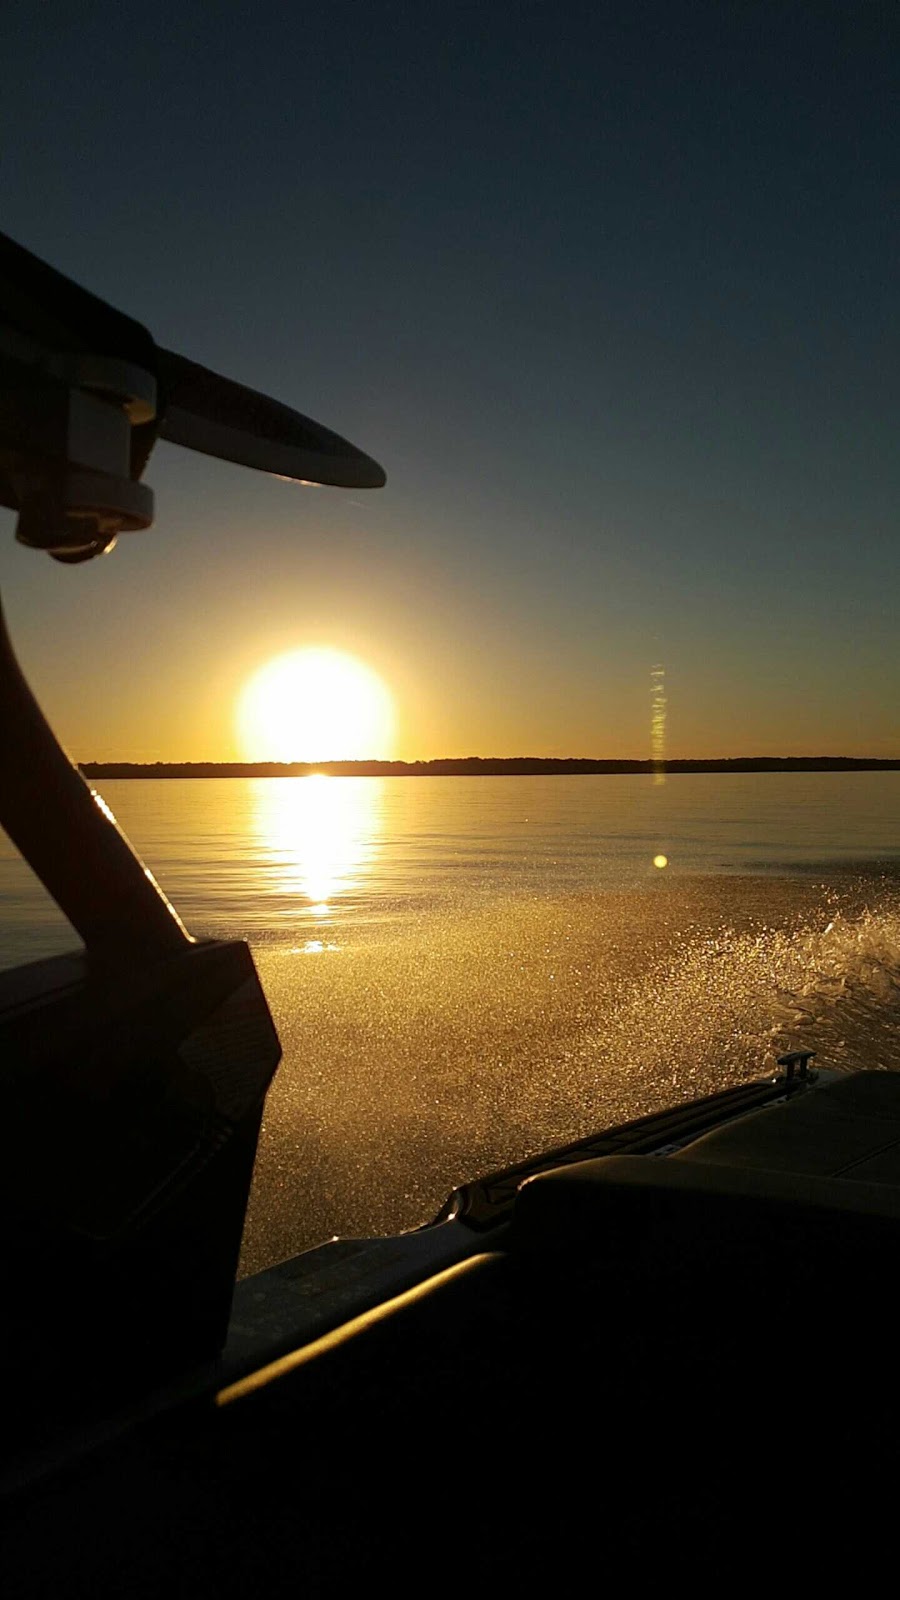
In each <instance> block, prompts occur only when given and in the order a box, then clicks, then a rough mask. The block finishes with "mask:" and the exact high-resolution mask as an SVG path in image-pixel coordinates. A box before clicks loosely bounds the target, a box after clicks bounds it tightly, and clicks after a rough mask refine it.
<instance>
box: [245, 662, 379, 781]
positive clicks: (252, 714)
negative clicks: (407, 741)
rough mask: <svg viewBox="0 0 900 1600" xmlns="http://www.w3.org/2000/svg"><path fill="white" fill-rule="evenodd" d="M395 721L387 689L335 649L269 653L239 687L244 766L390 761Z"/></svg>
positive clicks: (367, 668)
mask: <svg viewBox="0 0 900 1600" xmlns="http://www.w3.org/2000/svg"><path fill="white" fill-rule="evenodd" d="M394 723H395V716H394V703H393V700H392V698H391V694H390V691H389V690H388V688H387V687H386V685H385V684H384V683H383V682H382V680H381V679H380V678H379V677H378V676H377V674H376V673H374V672H373V671H372V670H371V668H370V667H367V666H366V665H365V664H364V662H362V661H358V660H357V659H356V657H355V656H350V655H345V654H344V653H343V652H342V651H340V650H328V649H318V648H310V649H305V650H293V651H291V652H289V653H288V654H287V655H282V656H276V657H275V659H274V660H273V661H268V662H267V663H266V664H265V666H263V667H261V668H260V669H259V671H258V672H255V673H254V675H253V677H252V678H250V679H249V681H248V682H247V683H246V684H245V686H244V689H243V690H242V692H241V695H240V697H239V700H238V706H237V725H238V737H239V740H240V745H241V751H242V754H243V759H244V760H245V761H288V762H289V761H313V762H315V761H365V760H389V759H390V757H391V756H392V755H393V748H394Z"/></svg>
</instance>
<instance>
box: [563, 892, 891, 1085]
mask: <svg viewBox="0 0 900 1600" xmlns="http://www.w3.org/2000/svg"><path fill="white" fill-rule="evenodd" d="M866 887H867V890H868V900H869V903H865V900H864V899H863V894H861V892H860V888H859V886H854V889H853V890H852V891H851V890H847V891H843V892H842V891H840V890H836V889H834V888H833V887H829V889H828V890H827V892H826V895H825V897H824V899H823V902H822V905H821V908H820V912H819V915H818V916H811V915H810V912H809V910H808V909H807V911H806V913H805V915H804V916H803V917H802V918H800V919H798V921H797V923H796V925H795V926H792V927H788V928H785V927H783V926H782V927H777V928H773V927H762V928H757V929H753V930H751V931H747V930H746V929H743V930H740V929H737V928H735V927H732V926H729V925H724V926H721V927H720V928H718V929H716V930H714V931H712V932H706V933H701V934H698V935H697V936H695V937H688V938H685V937H684V935H682V939H681V940H680V941H679V947H678V948H677V950H676V951H675V953H674V954H670V955H667V956H666V957H665V958H664V959H663V960H662V961H661V962H659V963H658V964H656V965H655V966H654V967H653V968H651V969H650V970H649V971H647V972H645V973H644V974H642V975H641V977H640V978H639V979H638V980H637V982H636V983H635V985H634V987H633V988H632V990H631V991H630V993H628V994H627V995H625V996H623V997H622V998H621V1000H620V1002H619V1003H618V1004H617V1005H616V1006H614V1007H613V1008H612V1011H611V1013H610V1014H609V1015H608V1016H607V1017H606V1018H605V1019H604V1022H603V1027H602V1029H601V1030H597V1032H596V1033H593V1034H592V1036H591V1037H590V1038H589V1039H586V1040H585V1041H584V1047H585V1048H586V1050H588V1051H590V1052H591V1053H593V1055H594V1056H595V1059H596V1062H597V1077H596V1079H595V1081H596V1082H597V1087H598V1090H600V1091H601V1095H602V1098H603V1100H604V1101H606V1102H607V1103H609V1100H610V1097H611V1098H612V1103H613V1104H614V1106H615V1107H616V1109H617V1111H620V1112H621V1113H622V1114H625V1115H632V1116H633V1115H635V1114H636V1111H637V1110H638V1109H640V1111H650V1110H654V1109H656V1108H657V1106H658V1105H660V1104H662V1102H663V1101H664V1100H665V1099H666V1098H668V1099H669V1101H673V1100H674V1099H675V1098H678V1099H681V1098H689V1097H691V1096H693V1095H698V1094H706V1093H712V1092H714V1091H715V1090H716V1089H719V1088H722V1087H724V1086H725V1085H726V1084H728V1083H732V1082H738V1081H741V1080H746V1079H747V1078H748V1077H757V1076H763V1075H765V1074H766V1073H767V1072H770V1071H774V1070H775V1068H776V1062H777V1058H778V1056H779V1055H783V1054H784V1053H785V1052H786V1051H788V1050H794V1049H801V1048H802V1049H808V1050H814V1051H815V1052H816V1065H817V1066H819V1067H824V1068H830V1069H832V1070H839V1071H846V1072H857V1071H862V1070H870V1069H873V1068H874V1069H878V1070H882V1071H900V894H898V892H897V887H896V884H895V883H893V882H890V883H888V884H885V885H883V886H881V887H880V888H879V890H878V893H877V895H873V894H872V885H871V884H869V885H868V886H866ZM864 892H865V891H864Z"/></svg>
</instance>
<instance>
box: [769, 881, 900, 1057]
mask: <svg viewBox="0 0 900 1600" xmlns="http://www.w3.org/2000/svg"><path fill="white" fill-rule="evenodd" d="M796 960H797V961H798V962H799V964H800V965H801V968H802V971H801V973H800V975H799V977H798V979H797V980H796V981H795V982H794V983H793V984H792V985H791V986H789V987H786V988H785V989H784V990H783V992H782V993H780V994H779V996H778V1000H777V1003H776V1004H777V1008H778V1009H779V1010H780V1013H781V1018H782V1028H783V1031H784V1036H785V1038H786V1040H787V1041H788V1042H787V1043H786V1045H785V1048H787V1049H791V1048H794V1047H795V1046H797V1045H800V1046H802V1047H803V1048H804V1049H816V1050H817V1051H818V1052H819V1058H820V1059H819V1064H820V1065H821V1066H829V1067H837V1068H843V1069H844V1070H845V1071H848V1072H859V1071H863V1070H865V1069H870V1068H873V1067H874V1068H881V1069H883V1070H885V1071H888V1072H896V1071H900V908H897V907H896V906H895V907H892V908H891V909H890V910H881V911H870V910H866V911H864V912H862V913H861V914H860V915H859V916H858V917H857V918H850V917H847V916H844V915H843V914H841V913H840V912H838V914H837V915H836V916H835V917H834V919H833V920H832V921H831V922H830V923H829V924H828V926H827V928H826V929H825V930H824V932H823V933H821V934H807V935H806V936H804V937H802V938H800V939H798V940H797V950H796Z"/></svg>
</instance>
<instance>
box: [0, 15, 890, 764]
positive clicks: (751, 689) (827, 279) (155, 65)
mask: <svg viewBox="0 0 900 1600" xmlns="http://www.w3.org/2000/svg"><path fill="white" fill-rule="evenodd" d="M4 36H5V44H4V62H3V70H4V91H3V96H2V103H0V126H2V130H3V133H2V163H0V198H2V206H0V211H2V218H3V221H2V226H3V227H4V228H5V229H6V230H7V231H8V232H9V233H11V234H12V235H13V237H15V238H17V239H18V240H20V242H22V243H23V244H25V245H27V246H28V247H29V248H30V249H32V250H34V251H36V252H37V253H38V254H40V255H43V256H45V257H46V258H47V259H49V260H52V261H53V262H54V264H56V265H58V266H59V267H61V268H62V269H63V270H65V271H67V272H69V273H71V274H72V275H73V276H74V277H76V278H78V279H80V280H81V281H82V282H84V283H85V284H86V285H88V286H89V287H91V288H93V289H95V290H96V291H98V292H99V293H101V294H104V295H106V296H107V297H108V298H110V299H111V300H112V301H113V302H114V303H116V304H118V305H120V306H121V307H122V308H123V309H125V310H127V311H130V312H131V313H132V314H134V315H136V316H138V317H140V318H141V319H143V320H144V321H146V322H147V324H148V325H149V326H150V328H151V330H152V332H153V333H154V335H155V336H156V337H157V338H158V339H159V340H160V342H161V343H163V344H167V345H170V346H173V347H175V348H179V349H182V350H183V351H184V352H185V353H186V354H188V355H191V356H193V357H195V358H196V359H199V360H201V361H204V362H206V363H208V364H210V365H212V366H215V367H218V368H220V369H221V370H224V371H227V372H228V373H229V374H231V375H232V376H234V377H236V378H239V379H241V380H243V381H245V382H248V383H252V384H256V385H258V386H260V387H262V388H264V389H267V390H269V391H270V392H272V393H275V394H276V395H278V396H279V397H280V398H282V399H284V400H286V401H287V402H288V403H290V404H293V405H295V406H297V407H298V409H300V410H302V411H306V412H308V413H309V414H311V415H313V416H316V417H318V418H319V419H320V420H321V421H323V422H325V423H327V424H329V425H330V426H332V427H334V428H336V429H337V430H338V431H340V432H343V433H346V434H347V436H348V437H350V438H351V439H353V440H354V441H355V442H356V443H358V444H360V445H361V446H363V447H364V448H365V449H367V450H369V451H370V452H371V453H372V454H374V455H375V456H377V457H378V458H379V459H380V460H381V461H382V462H383V464H384V465H385V467H386V469H387V472H388V487H387V489H386V490H384V491H382V492H381V493H380V494H376V495H372V496H369V497H365V496H363V495H351V494H346V493H343V492H339V491H328V490H316V491H304V490H291V489H288V488H286V487H285V486H284V485H281V484H278V483H275V482H272V481H270V480H267V479H264V478H259V477H256V476H254V475H253V474H250V473H245V472H241V471H239V470H238V469H236V468H232V467H228V466H226V465H223V464H221V463H218V462H216V463H210V462H205V461H202V460H201V459H200V458H198V457H189V456H187V455H185V454H183V453H181V452H179V451H177V450H176V449H175V448H174V447H171V446H159V447H158V449H157V451H156V453H155V454H154V456H153V458H152V461H151V468H150V471H149V473H148V481H149V482H150V483H151V484H152V486H153V487H154V489H155V491H156V497H157V525H156V527H155V528H154V529H153V530H152V531H150V532H149V533H146V534H142V535H139V536H135V537H134V538H133V539H132V540H130V541H129V540H123V541H120V545H119V547H118V549H117V550H116V552H115V553H114V554H113V555H112V556H111V557H110V558H109V559H105V560H103V561H100V562H95V563H91V564H90V565H89V566H87V567H85V568H80V569H74V570H69V569H57V568H55V567H54V566H53V564H52V563H49V562H47V561H46V560H45V559H44V558H41V557H38V556H36V555H34V554H32V553H30V552H26V551H21V550H17V549H15V548H14V547H13V545H12V540H11V537H9V536H8V537H7V538H6V539H5V540H4V542H3V546H2V552H0V578H2V579H3V584H4V590H5V592H6V595H7V601H8V606H9V610H10V620H11V624H12V626H13V630H14V632H15V633H16V635H17V637H18V639H19V642H20V646H21V651H22V655H23V657H24V659H25V661H26V665H27V666H28V667H29V668H30V669H31V671H32V673H33V677H34V680H35V682H36V684H37V686H38V687H39V689H40V690H41V692H42V693H43V697H44V699H45V702H46V704H47V707H48V710H49V711H50V712H51V715H52V717H53V718H54V720H55V722H56V723H57V725H58V727H59V730H60V732H61V734H62V735H63V737H64V738H65V739H66V740H67V742H68V743H69V745H70V747H71V748H72V749H73V753H75V754H76V755H77V756H78V757H80V758H81V759H90V758H91V757H95V756H96V757H104V756H109V757H114V756H117V755H118V756H121V757H123V758H124V757H129V756H130V757H133V758H136V759H151V760H152V759H156V758H157V757H159V758H166V757H171V758H178V757H189V756H195V757H197V758H201V757H204V756H208V757H216V756H223V757H224V756H226V755H228V754H230V753H231V740H232V714H233V703H234V699H235V696H236V694H237V692H238V690H239V688H240V685H241V683H242V681H243V680H244V679H245V678H246V676H247V674H248V673H249V672H250V671H251V670H252V669H253V668H254V667H255V666H257V665H259V663H260V662H261V661H264V660H265V659H267V657H268V656H271V655H272V654H275V653H277V652H278V651H280V650H286V649H291V648H294V647H300V646H303V645H306V644H315V645H323V644H324V645H331V646H335V647H337V648H341V649H348V650H351V651H353V652H354V653H356V654H358V655H359V656H360V657H361V658H362V659H364V660H365V661H367V662H368V663H369V664H370V665H372V666H373V667H375V668H376V669H377V670H378V671H379V672H380V673H381V674H382V676H383V677H384V678H385V679H386V681H387V682H388V683H389V684H390V686H391V688H392V689H393V691H394V693H395V696H396V699H397V704H398V711H399V721H400V736H399V741H398V746H397V753H398V754H401V755H405V756H408V757H415V756H434V755H457V754H469V753H480V754H485V755H487V754H515V753H529V754H531V753H533V754H556V755H568V754H572V755H597V756H603V755H623V756H631V755H635V756H642V755H646V754H648V753H649V737H650V672H651V668H652V667H653V666H654V665H656V664H657V663H662V664H663V665H664V667H665V670H666V685H667V694H668V741H669V753H670V754H671V755H673V756H676V755H682V756H694V755H720V754H721V755H725V754H754V753H765V752H772V753H808V754H817V753H821V752H830V753H862V754H883V755H897V754H900V719H898V715H897V711H896V705H897V696H898V688H900V684H898V677H900V674H898V652H897V648H896V631H897V596H898V592H900V585H898V577H900V573H898V566H900V561H898V541H897V538H896V531H895V530H896V526H897V511H898V504H900V466H898V462H900V452H898V449H897V444H896V432H897V416H898V404H897V402H898V387H900V379H898V370H900V368H898V359H897V358H898V337H897V264H898V260H900V249H898V243H900V241H898V231H900V230H898V212H897V203H898V200H897V197H898V182H897V180H898V165H900V163H898V153H900V144H898V134H897V105H898V93H897V91H898V83H897V77H898V71H897V63H898V46H900V9H898V8H897V7H896V6H895V5H894V4H890V5H888V4H881V3H876V0H856V3H854V4H846V5H829V4H824V3H816V4H806V5H804V4H784V3H780V4H768V3H746V4H729V3H723V0H720V3H710V4H681V3H679V0H669V3H667V4H641V3H630V4H627V5H626V4H621V5H619V4H617V5H602V4H597V5H591V6H587V5H576V4H567V3H561V4H557V5H550V4H522V5H512V4H503V3H497V4H494V5H466V4H459V5H455V6H452V5H441V6H437V5H431V4H428V3H422V4H417V5H398V4H390V3H386V4H377V3H369V4H347V3H344V4H330V5H327V6H321V7H317V8H313V7H307V6H303V5H296V6H278V7H274V6H268V5H257V6H255V7H250V6H245V5H242V4H241V5H238V4H235V5H211V4H205V5H199V4H191V3H188V0H181V3H179V4H171V3H165V4H161V5H157V6H156V7H155V8H153V9H148V8H146V7H139V6H136V5H130V4H122V5H117V6H112V5H102V6H101V5H92V4H90V3H82V4H80V5H68V4H64V5H58V4H53V3H50V4H45V5H42V6H40V7H38V6H35V5H33V4H22V3H19V0H7V5H6V7H5V11H4ZM12 525H13V524H12V518H11V516H10V517H8V518H7V516H6V515H5V514H3V526H4V529H5V530H7V531H8V534H11V531H12Z"/></svg>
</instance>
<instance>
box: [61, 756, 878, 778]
mask: <svg viewBox="0 0 900 1600" xmlns="http://www.w3.org/2000/svg"><path fill="white" fill-rule="evenodd" d="M897 770H900V759H897V760H879V759H877V758H876V757H872V758H869V757H857V756H735V757H731V758H729V759H727V760H726V759H723V760H721V761H662V762H660V761H591V760H587V759H580V758H578V759H576V758H574V757H572V758H567V757H566V758H562V759H557V758H555V757H550V756H512V757H508V756H462V757H453V758H445V759H443V760H438V761H292V762H284V761H152V762H140V761H84V762H82V763H81V771H82V772H83V773H84V776H85V777H86V778H303V777H309V776H310V775H311V774H313V773H325V774H327V775H328V776H330V777H334V778H473V777H475V778H477V777H485V778H488V777H490V778H497V777H526V776H528V777H531V776H538V775H541V774H547V775H553V774H560V775H563V774H571V773H584V774H588V775H593V774H599V773H603V774H609V775H610V776H615V775H616V774H619V775H621V774H624V773H641V772H648V773H652V772H665V773H672V772H877V771H891V772H894V771H897Z"/></svg>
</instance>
